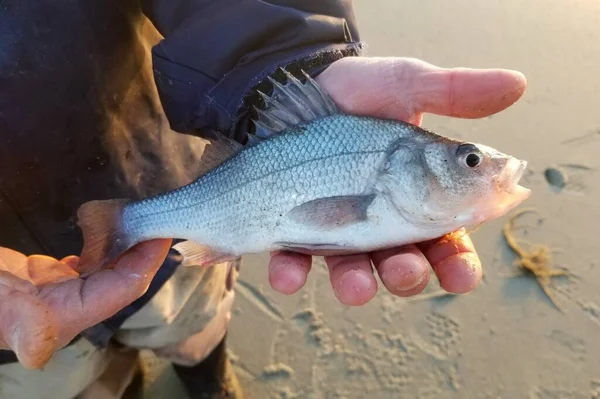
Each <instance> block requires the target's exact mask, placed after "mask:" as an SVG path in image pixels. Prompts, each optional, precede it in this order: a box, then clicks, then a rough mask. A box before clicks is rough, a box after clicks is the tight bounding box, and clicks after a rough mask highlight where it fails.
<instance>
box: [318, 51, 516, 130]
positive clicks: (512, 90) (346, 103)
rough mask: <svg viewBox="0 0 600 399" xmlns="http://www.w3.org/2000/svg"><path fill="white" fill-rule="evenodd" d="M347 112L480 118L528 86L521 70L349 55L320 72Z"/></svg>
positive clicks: (511, 100)
mask: <svg viewBox="0 0 600 399" xmlns="http://www.w3.org/2000/svg"><path fill="white" fill-rule="evenodd" d="M317 82H319V83H320V84H321V86H322V87H323V88H324V89H325V91H326V92H328V93H329V94H330V95H331V96H332V98H333V100H334V101H335V102H336V103H337V104H338V106H340V108H341V109H342V110H343V111H345V112H348V113H352V114H358V115H369V116H379V117H384V118H392V119H400V120H410V119H412V118H413V117H414V116H415V115H418V114H420V113H423V112H425V113H431V114H437V115H444V116H451V117H458V118H482V117H485V116H489V115H492V114H495V113H497V112H500V111H503V110H504V109H506V108H508V107H509V106H511V105H512V104H513V103H515V102H516V101H517V100H518V99H519V98H521V96H522V95H523V93H524V92H525V89H526V87H527V80H526V79H525V77H524V76H523V74H521V73H520V72H517V71H512V70H507V69H469V68H441V67H438V66H436V65H432V64H429V63H427V62H424V61H421V60H417V59H412V58H399V57H348V58H342V59H341V60H339V61H336V62H334V63H333V64H332V65H331V66H330V67H329V68H327V69H326V70H325V71H323V73H321V74H320V75H319V76H318V77H317Z"/></svg>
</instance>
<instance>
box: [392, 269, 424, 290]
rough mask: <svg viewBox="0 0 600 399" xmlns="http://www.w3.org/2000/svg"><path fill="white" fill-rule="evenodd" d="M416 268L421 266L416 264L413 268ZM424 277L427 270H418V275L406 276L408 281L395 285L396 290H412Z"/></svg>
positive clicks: (421, 282)
mask: <svg viewBox="0 0 600 399" xmlns="http://www.w3.org/2000/svg"><path fill="white" fill-rule="evenodd" d="M416 268H419V269H421V267H420V266H418V267H414V268H413V270H414V269H416ZM407 277H408V276H407ZM426 278H427V272H426V271H420V275H418V277H416V278H415V277H413V276H410V277H409V278H408V281H409V282H408V283H407V284H404V285H399V286H397V287H396V291H400V292H405V291H410V290H414V289H415V288H417V287H418V286H419V285H421V284H423V281H425V279H426ZM410 280H412V282H410Z"/></svg>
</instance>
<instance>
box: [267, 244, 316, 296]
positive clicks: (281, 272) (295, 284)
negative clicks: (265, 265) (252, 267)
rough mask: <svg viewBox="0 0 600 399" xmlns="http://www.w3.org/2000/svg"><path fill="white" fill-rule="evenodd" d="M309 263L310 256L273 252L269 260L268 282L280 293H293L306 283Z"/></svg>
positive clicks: (310, 263)
mask: <svg viewBox="0 0 600 399" xmlns="http://www.w3.org/2000/svg"><path fill="white" fill-rule="evenodd" d="M311 265H312V257H311V256H308V255H303V254H299V253H294V252H283V251H280V252H273V253H271V260H270V261H269V283H270V284H271V287H273V289H274V290H276V291H278V292H280V293H282V294H285V295H291V294H294V293H296V292H298V290H300V288H302V287H303V286H304V284H305V283H306V279H307V277H308V273H309V272H310V269H311Z"/></svg>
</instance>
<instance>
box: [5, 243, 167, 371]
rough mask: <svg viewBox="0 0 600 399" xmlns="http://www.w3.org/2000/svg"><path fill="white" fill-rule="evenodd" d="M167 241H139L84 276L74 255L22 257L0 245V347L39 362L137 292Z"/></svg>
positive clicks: (27, 362) (159, 261) (26, 362)
mask: <svg viewBox="0 0 600 399" xmlns="http://www.w3.org/2000/svg"><path fill="white" fill-rule="evenodd" d="M170 245H171V240H154V241H148V242H145V243H143V244H140V245H138V246H136V247H134V248H132V249H131V250H129V251H128V252H127V253H125V254H124V255H123V256H122V257H121V258H120V259H119V260H118V261H117V262H116V263H115V265H114V267H113V268H111V269H105V270H101V271H99V272H97V273H94V274H92V275H91V276H89V277H88V278H87V279H86V280H82V279H81V278H79V274H78V273H77V271H76V267H77V263H78V261H79V258H78V257H76V256H69V257H66V258H64V259H61V260H57V259H54V258H51V257H48V256H42V255H32V256H29V257H27V256H25V255H23V254H21V253H19V252H16V251H13V250H11V249H7V248H2V247H0V349H10V350H12V351H14V352H15V353H16V355H17V358H18V359H19V361H20V362H21V364H23V366H25V367H26V368H30V369H36V368H41V367H43V366H44V365H45V364H46V363H47V362H48V360H50V358H51V357H52V355H53V354H54V352H56V351H57V350H59V349H61V348H62V347H64V346H65V345H67V344H68V343H69V342H70V341H71V340H72V339H73V338H75V336H76V335H77V334H79V333H80V332H81V331H83V330H85V329H86V328H89V327H91V326H93V325H95V324H97V323H99V322H101V321H103V320H105V319H107V318H109V317H111V316H112V315H113V314H115V313H117V312H118V311H119V310H121V309H122V308H124V307H125V306H127V305H129V304H130V303H131V302H133V301H134V300H136V299H137V298H139V297H140V296H142V295H143V294H144V292H146V290H147V289H148V286H149V285H150V282H151V281H152V279H153V278H154V275H155V274H156V272H157V270H158V268H159V267H160V265H161V264H162V263H163V261H164V259H165V258H166V256H167V253H168V252H169V248H170Z"/></svg>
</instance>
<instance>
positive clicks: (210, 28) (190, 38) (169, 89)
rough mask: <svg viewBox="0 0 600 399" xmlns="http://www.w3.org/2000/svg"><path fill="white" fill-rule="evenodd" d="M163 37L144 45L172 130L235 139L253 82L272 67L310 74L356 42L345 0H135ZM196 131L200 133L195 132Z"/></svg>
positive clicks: (244, 124) (354, 49)
mask: <svg viewBox="0 0 600 399" xmlns="http://www.w3.org/2000/svg"><path fill="white" fill-rule="evenodd" d="M142 4H143V7H144V12H145V14H146V15H147V16H148V18H149V19H150V20H151V21H152V22H153V23H154V25H155V26H156V28H157V29H158V30H159V32H160V33H161V35H162V36H163V37H164V39H163V40H162V41H161V42H160V43H159V44H157V45H156V46H155V47H154V48H153V50H152V59H153V68H154V76H155V81H156V85H157V88H158V92H159V95H160V98H161V102H162V104H163V108H164V110H165V113H166V115H167V118H168V119H169V122H170V124H171V128H172V129H173V130H176V131H179V132H188V133H189V132H193V131H196V132H201V131H202V130H203V129H207V128H208V129H214V130H217V131H219V132H221V133H223V134H226V135H227V136H229V137H231V138H234V139H236V140H238V141H241V142H243V141H244V138H245V135H244V132H245V131H246V129H249V128H250V127H249V122H248V118H247V116H248V109H249V104H253V102H255V101H259V100H257V96H256V94H255V90H256V88H258V87H260V88H261V90H263V91H266V92H268V90H269V87H267V86H270V85H269V84H268V83H267V82H268V80H266V79H265V78H266V77H267V76H275V78H276V79H277V75H276V74H275V75H274V73H275V72H276V71H277V69H278V68H279V67H286V69H288V70H289V71H290V72H292V73H294V74H296V73H298V71H299V70H300V69H303V70H304V71H306V72H307V73H309V74H311V75H313V76H314V75H316V74H318V73H319V72H320V71H322V70H323V69H325V68H326V67H327V66H328V65H329V64H331V63H332V62H334V61H336V60H338V59H340V58H342V57H345V56H352V55H359V54H360V51H361V49H362V45H361V43H360V42H359V41H358V40H359V36H358V32H357V27H356V22H355V18H354V14H353V10H352V3H351V1H350V0H305V1H300V0H270V1H261V0H142ZM198 134H200V135H202V133H198Z"/></svg>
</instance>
